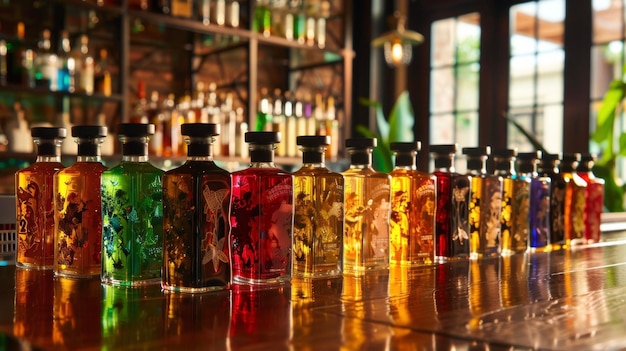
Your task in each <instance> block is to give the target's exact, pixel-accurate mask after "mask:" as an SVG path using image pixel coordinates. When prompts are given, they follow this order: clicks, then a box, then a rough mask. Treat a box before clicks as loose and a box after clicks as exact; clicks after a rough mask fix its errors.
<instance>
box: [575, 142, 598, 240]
mask: <svg viewBox="0 0 626 351" xmlns="http://www.w3.org/2000/svg"><path fill="white" fill-rule="evenodd" d="M595 160H596V155H593V154H584V155H582V157H581V159H580V163H579V164H578V168H577V169H576V173H577V174H578V175H579V176H580V177H581V178H582V179H583V180H585V181H586V182H587V189H586V191H585V212H584V214H583V222H584V226H585V229H584V241H585V242H586V243H588V244H591V243H597V242H598V241H600V234H601V233H600V221H601V216H602V211H603V209H604V179H602V178H597V177H596V176H595V174H593V164H594V162H595Z"/></svg>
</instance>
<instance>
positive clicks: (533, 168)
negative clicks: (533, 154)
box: [518, 162, 537, 174]
mask: <svg viewBox="0 0 626 351" xmlns="http://www.w3.org/2000/svg"><path fill="white" fill-rule="evenodd" d="M518 168H519V173H523V174H536V173H537V163H536V162H520V163H518Z"/></svg>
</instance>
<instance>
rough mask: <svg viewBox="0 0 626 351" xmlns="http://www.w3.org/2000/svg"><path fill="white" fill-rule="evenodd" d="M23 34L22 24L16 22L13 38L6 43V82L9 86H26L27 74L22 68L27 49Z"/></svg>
mask: <svg viewBox="0 0 626 351" xmlns="http://www.w3.org/2000/svg"><path fill="white" fill-rule="evenodd" d="M24 32H25V28H24V22H18V23H17V30H16V33H15V38H13V39H12V40H9V41H8V42H7V43H6V50H7V53H6V61H7V63H6V65H7V81H8V83H9V84H15V85H21V86H27V79H26V78H27V72H26V68H25V67H24V59H25V58H26V51H27V49H26V47H25V44H24Z"/></svg>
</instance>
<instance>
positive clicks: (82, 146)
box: [77, 139, 101, 158]
mask: <svg viewBox="0 0 626 351" xmlns="http://www.w3.org/2000/svg"><path fill="white" fill-rule="evenodd" d="M100 143H101V141H100V140H95V139H79V140H77V144H78V157H92V158H93V157H100Z"/></svg>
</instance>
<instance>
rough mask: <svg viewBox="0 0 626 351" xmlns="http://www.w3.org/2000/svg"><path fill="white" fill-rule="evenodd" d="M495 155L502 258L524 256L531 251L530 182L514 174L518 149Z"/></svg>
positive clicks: (502, 151) (495, 153)
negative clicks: (498, 184) (500, 210)
mask: <svg viewBox="0 0 626 351" xmlns="http://www.w3.org/2000/svg"><path fill="white" fill-rule="evenodd" d="M492 155H493V159H494V161H495V170H494V174H495V175H498V176H501V177H502V214H501V215H500V227H501V228H500V232H501V241H500V242H501V248H502V255H506V256H508V255H511V254H514V253H520V252H525V251H526V249H527V248H528V233H529V219H528V211H529V208H530V182H531V179H530V177H524V178H521V177H520V176H518V174H517V172H516V170H515V160H516V157H517V150H516V149H503V150H495V151H494V152H493V153H492Z"/></svg>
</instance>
